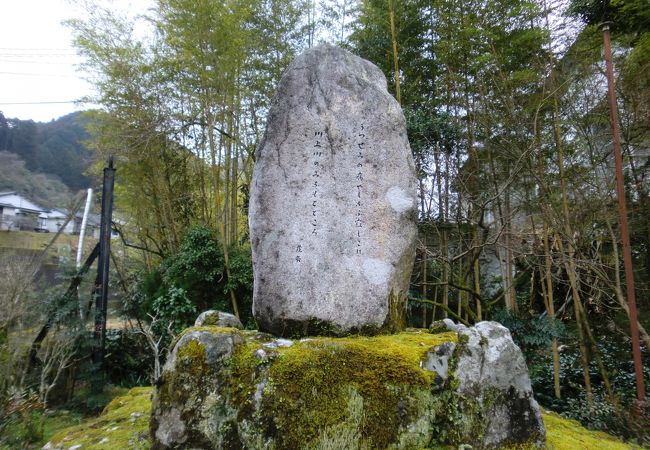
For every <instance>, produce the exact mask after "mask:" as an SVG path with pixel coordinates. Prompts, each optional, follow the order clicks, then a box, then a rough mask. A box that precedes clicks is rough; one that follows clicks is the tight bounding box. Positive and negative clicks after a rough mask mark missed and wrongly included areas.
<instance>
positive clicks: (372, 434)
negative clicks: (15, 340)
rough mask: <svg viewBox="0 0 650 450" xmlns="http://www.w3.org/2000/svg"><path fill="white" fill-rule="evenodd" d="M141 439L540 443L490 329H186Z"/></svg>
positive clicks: (379, 444)
mask: <svg viewBox="0 0 650 450" xmlns="http://www.w3.org/2000/svg"><path fill="white" fill-rule="evenodd" d="M508 341H509V342H508ZM513 352H514V353H516V354H515V355H514V356H513V355H511V354H510V353H513ZM500 353H507V355H503V357H501V356H499V354H500ZM503 364H510V365H511V367H501V366H502V365H503ZM461 367H464V369H463V370H465V371H468V373H470V372H471V374H472V375H471V377H475V378H476V379H469V378H468V377H467V376H464V375H463V374H461V373H459V369H460V368H461ZM522 371H523V373H522ZM150 432H151V437H152V440H153V448H154V449H166V448H196V449H198V448H201V449H211V448H215V449H277V450H280V449H283V450H284V449H332V450H334V449H341V450H343V449H345V450H349V449H420V448H442V447H446V446H456V447H457V446H459V445H461V444H468V445H471V446H472V447H473V448H499V447H503V446H504V445H508V444H518V443H525V444H532V445H533V446H535V445H538V444H541V443H542V442H543V441H544V427H543V423H542V420H541V415H540V413H539V408H538V406H537V403H535V401H534V400H533V399H532V391H531V390H530V381H529V380H528V375H527V373H526V367H525V364H523V357H522V356H521V352H520V351H519V349H518V348H517V347H516V346H515V345H514V343H512V339H511V338H510V334H509V333H508V331H507V329H505V328H503V327H501V326H500V325H498V324H495V323H484V324H482V325H481V326H479V327H476V328H469V329H467V328H464V327H462V328H458V329H457V330H455V331H448V330H447V329H444V330H442V332H439V333H432V332H429V331H426V330H410V331H406V332H403V333H400V334H396V335H390V336H388V335H386V336H375V337H361V336H357V337H347V338H307V339H302V340H300V341H291V340H287V339H275V338H274V337H272V336H270V335H267V334H263V333H257V332H251V331H243V330H237V329H233V328H220V327H198V328H197V327H195V328H190V329H189V330H187V331H186V332H185V333H184V334H183V335H182V336H181V338H180V339H179V340H178V342H177V343H176V345H175V347H174V350H173V352H172V354H171V356H170V358H169V360H168V362H167V364H166V365H165V369H164V371H163V376H162V378H161V380H160V382H159V385H158V387H157V389H156V391H155V393H154V398H153V407H152V417H151V425H150Z"/></svg>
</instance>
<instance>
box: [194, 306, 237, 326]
mask: <svg viewBox="0 0 650 450" xmlns="http://www.w3.org/2000/svg"><path fill="white" fill-rule="evenodd" d="M207 325H214V326H217V327H231V328H239V329H240V330H241V329H243V328H244V326H243V325H242V323H241V321H240V320H239V319H238V318H237V316H235V315H234V314H230V313H227V312H223V311H215V310H213V309H211V310H208V311H203V312H202V313H201V314H199V317H197V318H196V321H195V322H194V326H195V327H202V326H207Z"/></svg>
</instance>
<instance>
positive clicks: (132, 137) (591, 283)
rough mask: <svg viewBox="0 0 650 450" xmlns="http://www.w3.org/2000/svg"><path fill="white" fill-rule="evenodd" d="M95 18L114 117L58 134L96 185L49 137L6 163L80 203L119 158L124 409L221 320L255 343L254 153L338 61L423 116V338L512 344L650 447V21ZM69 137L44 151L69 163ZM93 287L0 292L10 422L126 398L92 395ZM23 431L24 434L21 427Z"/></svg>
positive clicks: (114, 363) (556, 402)
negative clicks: (185, 334) (487, 334)
mask: <svg viewBox="0 0 650 450" xmlns="http://www.w3.org/2000/svg"><path fill="white" fill-rule="evenodd" d="M87 3H88V11H87V17H86V18H84V19H71V20H70V21H68V23H67V24H68V26H69V28H70V30H71V31H72V32H73V35H74V44H75V46H76V48H77V50H78V52H79V54H80V55H81V56H83V58H84V61H85V63H84V69H85V70H86V71H87V72H88V73H90V74H92V77H91V78H92V81H93V84H94V88H95V97H94V98H93V99H92V101H93V102H94V103H96V104H98V105H101V108H99V109H97V110H94V111H89V112H85V113H84V114H83V116H82V117H81V118H79V117H67V118H63V119H61V120H62V121H63V120H64V119H65V120H76V121H79V120H82V122H83V125H84V127H85V130H86V131H83V133H85V132H87V133H88V135H87V139H86V138H84V139H86V140H85V141H84V142H85V143H86V145H87V146H88V147H89V148H90V149H91V152H92V155H91V156H88V158H92V159H93V161H94V162H95V163H96V164H94V165H92V166H90V168H89V169H88V170H87V171H86V175H84V176H77V175H74V176H73V171H68V170H66V171H65V172H57V170H58V167H59V166H58V165H57V163H56V161H57V159H58V158H59V157H61V154H62V153H61V152H63V151H64V150H63V149H64V148H65V149H66V150H65V151H66V152H69V153H66V156H65V157H66V158H68V157H69V158H70V159H71V160H74V162H75V163H76V164H84V161H86V158H87V156H86V154H85V153H84V152H83V151H82V150H81V148H80V147H69V146H61V147H57V148H56V149H54V150H52V153H51V154H47V155H46V154H43V155H41V156H38V158H35V155H36V153H35V150H34V149H36V148H38V145H39V144H38V142H34V140H33V139H34V138H33V136H34V135H33V134H31V132H28V131H27V128H29V127H33V126H34V124H28V123H21V124H15V125H14V126H13V128H11V127H9V129H11V130H13V133H14V137H13V141H12V142H13V143H12V144H11V145H13V147H12V149H11V151H13V152H14V153H12V154H11V155H10V154H7V153H4V152H0V160H1V161H9V163H8V164H13V165H15V166H16V167H25V168H26V169H29V170H31V171H38V172H46V173H51V174H55V175H57V176H58V177H59V179H60V180H61V182H63V183H65V184H66V185H67V186H68V187H69V188H70V189H72V190H75V189H79V188H80V187H82V186H84V183H86V180H87V179H86V178H85V177H86V176H88V177H90V178H92V179H94V180H95V182H97V181H98V180H99V178H98V176H99V174H100V169H101V167H103V164H104V162H105V161H106V160H107V158H108V157H109V155H112V156H113V157H114V158H115V166H116V168H117V181H116V183H117V184H116V188H115V209H116V215H117V216H119V218H120V220H119V223H117V222H116V223H115V227H117V228H118V231H119V234H120V236H121V238H120V239H119V242H116V244H115V247H114V255H113V258H112V262H111V264H112V269H111V270H112V272H111V277H112V278H111V279H112V284H111V292H112V295H113V300H112V301H113V303H112V305H114V307H113V308H111V311H110V314H111V315H112V316H110V317H109V322H110V319H111V318H112V319H113V321H114V325H115V326H113V327H112V328H111V329H110V330H109V337H108V338H107V346H108V347H107V354H106V360H105V366H104V367H105V368H107V369H105V370H104V372H103V373H102V374H100V375H99V376H103V377H104V380H105V381H107V382H108V383H110V385H111V386H114V387H115V386H118V387H119V386H123V387H131V386H136V385H150V384H152V383H153V382H155V380H156V379H157V377H158V376H159V375H160V371H161V367H162V366H161V365H162V364H163V363H164V360H165V357H166V355H167V352H168V351H169V345H170V343H171V342H172V341H173V339H174V336H176V335H177V334H178V333H179V332H180V331H181V330H182V329H183V328H185V327H187V326H189V325H191V324H192V323H193V322H194V319H195V318H196V316H197V315H198V314H199V313H200V312H201V311H203V310H206V309H209V308H212V309H219V310H224V311H229V312H233V313H236V314H238V315H239V316H240V318H241V320H242V322H243V323H244V324H245V325H246V326H247V327H249V328H255V323H254V320H253V318H252V315H251V301H252V298H251V297H252V268H251V255H250V253H251V250H250V245H249V236H248V227H247V223H248V221H247V208H248V192H249V185H250V181H251V175H252V167H253V164H254V159H255V154H254V151H255V148H256V147H257V145H258V144H259V142H260V140H261V138H262V136H263V133H264V127H265V119H266V115H267V112H268V109H269V105H270V103H271V100H272V96H273V93H274V90H275V87H276V86H277V83H278V81H279V79H280V77H281V76H282V73H283V71H284V70H285V69H286V67H287V66H288V64H289V63H290V62H291V61H292V59H293V58H294V57H295V56H296V55H297V54H299V53H300V52H301V51H302V50H304V49H305V48H308V47H312V46H314V45H317V44H319V43H320V42H325V41H327V42H331V43H334V44H336V45H338V46H341V47H343V48H346V49H348V50H349V51H351V52H353V53H355V54H357V55H359V56H361V57H363V58H366V59H368V60H370V61H372V62H373V63H375V64H376V65H377V66H378V67H379V68H380V69H381V70H382V71H383V72H384V74H385V76H386V78H387V82H388V89H389V91H390V92H391V93H392V94H393V95H394V96H395V98H396V99H397V101H398V102H399V103H400V104H401V106H402V108H403V111H404V114H405V117H406V121H407V127H408V135H409V141H410V145H411V150H412V153H413V156H414V159H415V163H416V168H417V175H418V181H419V189H418V201H419V246H418V252H417V259H416V262H415V266H414V270H413V276H412V284H411V290H410V292H409V296H408V302H407V318H408V324H409V326H413V327H424V328H426V327H429V326H430V325H431V324H432V323H433V322H434V321H436V320H441V319H443V318H451V319H452V320H454V321H456V322H462V323H466V324H472V323H475V322H478V321H481V320H496V321H499V322H501V323H503V324H504V325H506V326H507V327H509V328H510V330H511V332H512V334H513V337H514V339H515V341H516V342H517V343H518V345H519V346H520V347H521V348H522V350H523V351H524V354H525V356H526V359H527V363H528V368H529V371H530V374H531V379H532V382H533V389H534V391H535V394H536V396H537V399H538V401H539V402H540V404H541V405H542V406H543V407H544V408H547V409H550V410H553V411H556V412H559V413H562V414H563V415H565V416H567V417H571V418H574V419H577V420H579V421H580V422H581V423H583V424H584V425H586V426H588V427H590V428H593V429H599V430H605V431H607V432H609V433H611V434H614V435H616V436H619V437H621V438H623V439H626V440H629V441H634V442H636V443H638V444H641V445H646V446H647V445H650V403H648V402H647V401H638V400H637V395H638V394H637V393H638V391H637V388H638V384H637V382H636V381H635V371H634V366H633V363H632V351H631V340H630V319H629V308H628V303H627V298H626V293H625V283H626V279H625V273H624V267H623V248H622V244H621V234H620V225H619V218H618V215H617V197H616V190H615V177H614V156H613V152H612V135H611V126H610V125H611V124H610V119H609V117H610V116H609V114H610V110H609V106H608V103H607V80H606V76H605V63H604V59H603V32H602V30H601V27H600V25H601V24H602V23H603V22H606V21H611V36H612V41H613V53H614V56H613V62H614V68H615V79H616V95H617V101H618V113H619V119H620V121H619V126H620V130H621V136H622V151H623V169H624V182H625V190H626V198H625V202H626V204H627V211H628V218H629V229H630V239H631V252H632V264H633V269H634V287H635V292H636V299H637V304H638V311H639V315H638V327H639V330H640V339H641V350H642V355H641V356H642V363H643V367H642V370H643V372H644V379H645V382H646V383H648V382H649V381H650V335H649V334H648V333H649V332H650V220H649V219H650V8H649V7H648V3H647V0H463V1H459V0H427V1H424V0H322V1H319V2H316V1H307V0H225V1H220V2H217V1H212V0H157V1H156V2H155V6H154V7H152V8H151V9H150V10H149V12H148V13H147V14H146V15H145V16H141V17H135V18H133V17H126V16H122V15H120V14H118V13H116V12H115V11H113V10H111V9H110V8H107V7H105V6H103V2H99V1H97V2H93V1H89V2H87ZM58 122H59V121H57V122H53V123H51V124H47V125H46V126H45V127H44V128H43V129H42V130H41V131H40V139H42V140H48V139H58V140H59V141H60V142H64V141H65V139H66V138H65V137H64V136H61V135H57V134H56V128H57V126H59V124H58ZM3 123H5V124H6V121H5V122H3V121H2V120H0V144H1V143H2V142H3V139H6V138H3V136H6V131H5V134H2V133H3V130H7V129H8V128H7V126H6V125H3ZM77 123H79V122H77ZM18 125H20V126H18ZM3 127H4V128H3ZM18 128H21V129H22V128H25V130H26V131H25V133H24V134H20V133H17V130H18ZM79 133H82V132H81V131H79ZM21 136H23V137H22V139H24V141H23V143H21V141H19V139H21ZM48 136H52V137H48ZM66 136H67V135H66ZM30 139H31V140H30ZM5 146H6V144H5ZM7 148H8V147H7ZM14 155H17V156H14ZM17 157H20V158H21V159H20V160H18V159H17ZM72 164H73V163H72V162H70V165H72ZM3 167H4V162H3ZM75 173H81V170H79V171H78V172H75ZM90 178H89V179H90ZM2 270H5V269H2ZM6 270H8V269H6ZM74 274H75V271H74V269H73V268H72V269H70V271H69V277H68V278H66V279H64V280H63V281H62V282H61V284H60V285H59V286H54V287H50V288H49V290H48V291H47V293H46V294H43V292H42V291H41V290H39V289H36V288H32V287H30V286H32V284H33V283H31V279H30V280H28V281H29V282H24V281H22V282H21V284H20V289H18V288H16V287H15V286H14V288H13V291H12V290H11V289H0V293H1V294H0V295H3V296H4V297H1V298H2V302H3V306H2V308H7V306H6V305H7V304H13V305H15V304H16V303H17V300H18V299H19V298H20V304H21V305H23V309H20V311H19V312H18V313H13V314H1V313H0V338H1V339H0V346H2V345H4V347H2V348H1V350H0V351H2V352H4V353H3V355H4V356H3V358H2V359H1V360H0V370H1V371H2V372H3V374H4V378H3V380H4V381H2V382H1V384H0V417H1V416H2V415H4V416H5V417H13V418H14V419H15V418H16V417H22V416H20V415H19V414H18V413H16V408H15V405H16V402H17V400H16V398H17V397H16V395H17V394H16V393H17V392H20V393H27V392H34V393H35V394H34V395H35V397H28V395H27V394H21V395H23V397H21V398H23V400H21V401H24V402H25V404H27V402H28V400H27V399H32V400H29V401H33V404H32V403H30V405H32V407H33V408H35V410H38V407H37V406H34V405H40V407H42V408H45V407H48V408H50V407H51V408H56V407H66V408H73V409H74V408H77V409H76V410H77V411H83V413H84V414H89V413H92V412H93V411H96V410H97V407H98V405H100V404H101V402H102V398H104V397H102V395H106V394H105V393H106V392H107V391H106V389H105V390H104V391H101V390H100V392H99V393H98V392H97V390H96V389H95V390H93V389H91V388H92V387H93V386H95V387H96V383H94V382H89V380H91V379H93V378H92V377H97V376H98V372H97V370H96V367H93V364H92V362H91V360H90V359H89V357H88V355H89V348H88V347H89V346H90V345H91V344H90V343H89V342H90V341H91V338H90V337H89V336H91V332H89V331H88V329H89V327H88V319H87V318H88V317H92V315H90V316H89V315H86V314H84V313H83V311H82V313H81V314H79V313H78V312H79V310H80V308H79V304H80V302H81V304H83V303H84V302H86V301H88V299H89V298H90V293H89V289H90V288H89V284H91V283H89V282H88V281H87V280H86V281H85V282H84V283H86V284H83V283H82V285H81V286H82V289H80V290H79V291H78V292H79V295H80V297H77V293H76V291H75V292H74V293H71V292H70V291H69V290H67V287H68V285H69V284H70V277H73V278H74ZM92 276H94V275H92V274H91V275H87V276H86V278H88V279H90V278H92ZM84 279H85V278H84ZM3 282H4V281H3ZM7 283H9V282H7ZM30 283H31V284H30ZM9 284H11V283H9ZM84 286H85V287H84ZM84 289H86V290H88V292H86V291H85V290H84ZM5 292H13V294H11V295H13V297H11V298H10V297H7V296H6V295H5V294H4V293H5ZM72 294H74V295H72ZM84 296H85V297H84ZM79 298H81V299H82V300H79ZM12 302H13V303H12ZM25 305H33V307H25ZM81 309H83V308H81ZM14 312H15V310H14ZM5 317H7V319H5ZM46 321H48V323H51V324H52V325H53V326H52V327H51V332H50V335H49V336H48V338H47V339H46V340H45V341H43V345H42V348H41V352H40V353H39V360H40V362H39V364H37V365H36V366H35V367H30V368H29V369H26V368H25V363H24V361H23V359H24V358H22V357H23V356H24V352H23V353H21V351H19V350H18V349H20V346H15V345H14V344H15V342H16V339H17V338H16V336H18V335H20V336H22V342H23V343H26V345H27V346H29V344H30V343H31V340H30V339H33V335H30V333H32V332H35V331H34V330H35V329H36V328H38V327H40V326H41V324H43V323H44V322H46ZM28 324H29V325H28ZM54 325H55V326H54ZM32 334H34V333H32ZM25 336H28V338H25ZM12 339H13V341H12ZM10 344H11V345H10ZM48 349H50V350H48ZM118 350H119V351H118ZM23 351H24V347H23ZM79 386H81V387H83V388H84V389H86V390H83V389H82V390H80V389H79ZM79 392H83V393H84V394H83V397H82V398H80V397H79V396H80V395H81V394H79ZM91 392H92V393H91ZM102 392H104V393H103V394H102ZM12 405H14V406H12ZM12 414H13V415H12ZM17 414H18V415H17ZM35 414H36V413H35ZM14 419H12V420H13V422H12V421H11V420H9V421H8V422H7V423H9V424H10V425H7V426H8V427H18V424H17V423H18V422H19V420H18V419H15V420H14ZM12 423H13V425H11V424H12ZM32 431H33V430H32ZM25 433H26V434H29V432H28V431H25ZM36 434H38V433H36ZM41 437H42V436H41ZM34 439H35V441H37V440H38V437H37V438H34Z"/></svg>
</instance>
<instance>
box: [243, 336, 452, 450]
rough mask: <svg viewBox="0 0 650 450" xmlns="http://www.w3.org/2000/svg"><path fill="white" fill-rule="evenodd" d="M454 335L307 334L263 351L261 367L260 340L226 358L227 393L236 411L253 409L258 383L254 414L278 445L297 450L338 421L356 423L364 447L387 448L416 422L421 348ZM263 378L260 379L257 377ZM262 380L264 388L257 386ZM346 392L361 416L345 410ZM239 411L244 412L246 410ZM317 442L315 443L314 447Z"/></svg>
mask: <svg viewBox="0 0 650 450" xmlns="http://www.w3.org/2000/svg"><path fill="white" fill-rule="evenodd" d="M455 339H456V333H441V334H430V333H427V332H423V331H419V332H414V331H412V332H404V333H400V334H397V335H391V336H387V335H383V336H374V337H362V336H356V337H347V338H313V339H308V340H304V341H301V342H297V343H295V344H294V345H293V346H291V347H288V348H278V349H274V350H273V351H271V352H269V351H268V350H267V351H266V353H267V355H268V358H271V359H273V360H274V362H273V364H272V365H269V367H268V368H267V367H266V366H265V364H264V361H263V360H261V359H260V358H259V357H257V356H255V355H254V354H255V352H256V351H257V350H258V349H260V348H262V346H261V344H257V345H255V344H254V343H249V344H246V345H244V346H241V347H240V348H239V349H238V350H237V352H236V354H235V355H234V357H233V359H232V363H231V370H232V375H233V377H232V379H233V380H235V379H236V380H237V382H235V383H233V384H234V385H233V387H232V391H233V392H232V397H233V399H234V400H235V402H236V403H237V404H238V406H239V408H240V412H241V411H245V412H246V413H252V408H250V406H251V403H252V402H253V397H254V393H255V392H256V390H257V389H259V388H260V387H262V388H263V389H264V390H266V391H272V392H269V395H264V396H262V399H261V402H262V405H261V408H260V411H261V414H262V415H263V418H262V422H263V423H264V424H265V429H266V431H267V433H269V432H272V434H273V438H274V440H275V442H276V445H277V448H283V449H298V448H302V447H303V446H304V445H305V443H307V442H310V441H311V442H317V441H318V439H319V436H321V434H322V433H324V432H326V430H335V428H336V426H337V424H340V423H342V422H350V421H351V422H355V421H356V422H358V430H348V431H347V432H348V434H350V435H358V436H360V438H361V440H362V442H365V443H366V445H368V446H369V448H389V447H390V446H391V445H393V444H396V443H397V441H398V434H399V432H400V430H401V428H402V427H405V426H408V425H409V424H410V423H411V422H412V421H414V420H416V419H417V417H415V416H416V412H418V413H419V412H420V411H421V410H422V408H421V407H420V406H421V405H417V404H415V403H417V402H416V401H415V400H414V401H413V402H410V403H409V402H405V401H404V400H403V399H405V398H410V399H417V398H422V397H423V396H421V395H418V393H419V391H422V392H428V390H429V389H430V387H431V384H432V382H433V379H434V377H435V376H436V375H435V373H432V372H430V371H426V370H424V369H422V367H421V362H422V360H423V358H424V356H425V354H426V352H427V351H428V350H430V349H431V348H432V347H435V346H437V345H439V344H442V343H444V342H450V341H455ZM262 375H263V376H262ZM263 379H266V380H267V383H266V385H265V386H260V383H261V382H262V381H263ZM350 392H354V396H358V401H359V402H361V404H362V406H363V417H362V418H360V419H359V420H356V419H355V417H356V416H355V415H354V414H353V413H352V412H350V411H355V409H354V408H352V409H351V407H350V405H349V401H350V398H351V397H350ZM246 413H245V414H246ZM320 446H321V447H322V445H320Z"/></svg>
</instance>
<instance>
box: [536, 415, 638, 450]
mask: <svg viewBox="0 0 650 450" xmlns="http://www.w3.org/2000/svg"><path fill="white" fill-rule="evenodd" d="M542 417H543V419H544V426H545V427H546V446H547V448H548V449H549V450H592V449H598V450H626V449H640V448H641V447H638V446H636V445H632V444H626V443H624V442H621V441H619V440H618V439H616V438H614V437H612V436H610V435H608V434H606V433H602V432H600V431H590V430H587V429H586V428H584V427H582V426H581V425H580V424H579V423H578V422H576V421H575V420H569V419H565V418H564V417H561V416H559V415H557V414H555V413H551V412H545V413H543V414H542Z"/></svg>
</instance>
